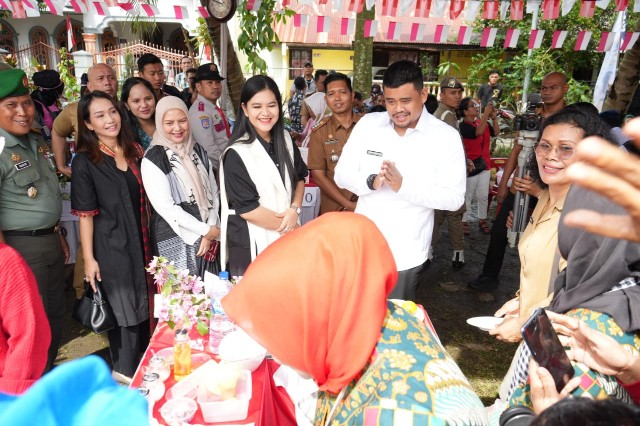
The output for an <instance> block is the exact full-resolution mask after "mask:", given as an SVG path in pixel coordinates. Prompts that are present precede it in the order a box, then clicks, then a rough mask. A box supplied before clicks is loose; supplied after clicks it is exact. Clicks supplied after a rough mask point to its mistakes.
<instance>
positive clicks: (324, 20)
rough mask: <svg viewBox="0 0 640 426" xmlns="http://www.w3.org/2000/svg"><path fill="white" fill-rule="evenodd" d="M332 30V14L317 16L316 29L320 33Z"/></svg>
mask: <svg viewBox="0 0 640 426" xmlns="http://www.w3.org/2000/svg"><path fill="white" fill-rule="evenodd" d="M329 30H331V17H330V16H316V31H317V32H319V33H328V32H329Z"/></svg>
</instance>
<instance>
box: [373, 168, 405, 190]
mask: <svg viewBox="0 0 640 426" xmlns="http://www.w3.org/2000/svg"><path fill="white" fill-rule="evenodd" d="M381 175H382V177H383V182H384V184H386V185H388V186H389V188H391V189H392V190H393V192H398V191H399V190H400V187H401V186H402V175H401V174H400V171H399V170H398V168H397V167H396V163H394V162H392V161H389V160H384V161H383V162H382V170H381ZM374 187H375V182H374Z"/></svg>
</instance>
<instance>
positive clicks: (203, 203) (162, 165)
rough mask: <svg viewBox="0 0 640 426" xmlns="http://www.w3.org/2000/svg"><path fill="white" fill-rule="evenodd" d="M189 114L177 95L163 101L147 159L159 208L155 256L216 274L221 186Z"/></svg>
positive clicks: (148, 185) (147, 178)
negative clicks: (193, 132)
mask: <svg viewBox="0 0 640 426" xmlns="http://www.w3.org/2000/svg"><path fill="white" fill-rule="evenodd" d="M187 113H188V111H187V107H186V105H185V104H184V102H183V101H182V100H181V99H180V98H177V97H175V96H168V97H164V98H162V99H161V100H160V101H159V102H158V105H157V106H156V117H155V119H156V131H155V133H154V135H153V141H152V142H151V146H150V147H149V149H148V150H147V152H146V153H145V156H144V158H143V160H142V180H143V182H144V186H145V189H146V190H147V195H148V197H149V201H150V202H151V205H152V207H153V216H152V219H151V225H150V231H151V239H152V243H153V247H154V254H156V255H159V256H164V257H166V258H167V259H169V260H170V261H174V262H175V265H176V267H178V268H182V269H184V268H186V269H189V272H190V273H191V274H195V275H200V276H202V275H203V274H204V270H205V269H206V270H209V271H210V272H214V273H217V269H218V268H217V267H215V266H214V264H213V259H214V258H215V253H212V252H213V251H214V249H212V247H214V248H217V243H214V240H215V239H216V238H217V237H218V235H219V234H220V219H219V217H218V205H219V202H218V186H217V185H216V181H215V177H214V174H213V170H212V168H211V164H210V163H209V159H208V158H207V153H206V151H205V150H204V149H203V148H202V147H201V146H200V145H198V144H197V143H195V141H194V140H193V138H192V137H191V133H190V128H189V118H188V114H187ZM212 244H216V245H212ZM205 255H207V256H205Z"/></svg>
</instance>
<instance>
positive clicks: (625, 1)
mask: <svg viewBox="0 0 640 426" xmlns="http://www.w3.org/2000/svg"><path fill="white" fill-rule="evenodd" d="M628 6H629V0H616V12H624V11H625V10H627V7H628Z"/></svg>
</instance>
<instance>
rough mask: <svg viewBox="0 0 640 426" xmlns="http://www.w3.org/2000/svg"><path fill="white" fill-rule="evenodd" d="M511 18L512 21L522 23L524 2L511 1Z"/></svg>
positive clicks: (520, 0) (521, 0)
mask: <svg viewBox="0 0 640 426" xmlns="http://www.w3.org/2000/svg"><path fill="white" fill-rule="evenodd" d="M509 17H510V18H511V20H512V21H522V18H523V17H524V1H523V0H511V10H510V11H509Z"/></svg>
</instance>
